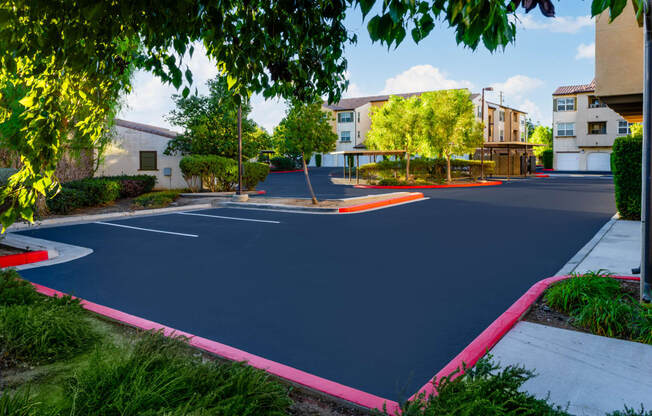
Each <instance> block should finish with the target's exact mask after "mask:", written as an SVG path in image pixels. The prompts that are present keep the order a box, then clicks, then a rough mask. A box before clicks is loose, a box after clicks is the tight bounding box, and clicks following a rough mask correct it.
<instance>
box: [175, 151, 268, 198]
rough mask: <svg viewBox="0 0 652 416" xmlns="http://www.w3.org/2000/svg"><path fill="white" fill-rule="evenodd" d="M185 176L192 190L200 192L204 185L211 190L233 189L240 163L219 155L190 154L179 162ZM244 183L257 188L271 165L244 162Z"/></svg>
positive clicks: (246, 185) (250, 187) (247, 186)
mask: <svg viewBox="0 0 652 416" xmlns="http://www.w3.org/2000/svg"><path fill="white" fill-rule="evenodd" d="M179 168H180V169H181V173H182V174H183V178H184V179H185V180H186V182H187V183H188V187H189V188H190V190H191V191H192V192H199V191H200V190H201V189H202V188H203V187H204V186H206V187H207V188H208V190H209V191H210V192H221V191H232V190H234V189H235V187H236V185H237V183H238V163H237V162H236V161H235V160H233V159H229V158H226V157H222V156H217V155H190V156H185V157H184V158H183V159H181V161H180V162H179ZM243 171H244V172H243V185H244V186H245V187H246V188H247V189H250V190H251V189H255V188H256V185H257V184H258V183H259V182H261V181H264V180H265V178H266V177H267V174H268V173H269V167H268V166H267V165H265V164H264V163H252V162H244V163H243Z"/></svg>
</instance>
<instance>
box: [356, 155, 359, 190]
mask: <svg viewBox="0 0 652 416" xmlns="http://www.w3.org/2000/svg"><path fill="white" fill-rule="evenodd" d="M358 170H360V155H355V183H357V184H360V177H359V176H358Z"/></svg>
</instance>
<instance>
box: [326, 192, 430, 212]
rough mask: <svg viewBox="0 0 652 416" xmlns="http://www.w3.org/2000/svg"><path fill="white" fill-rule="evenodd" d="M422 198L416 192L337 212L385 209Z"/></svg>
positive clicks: (341, 209)
mask: <svg viewBox="0 0 652 416" xmlns="http://www.w3.org/2000/svg"><path fill="white" fill-rule="evenodd" d="M421 198H423V194H422V193H421V192H416V193H414V194H412V195H406V196H399V197H396V198H392V199H386V200H384V201H376V202H368V203H366V204H360V205H354V206H351V207H342V208H340V209H339V212H360V211H366V210H368V209H373V208H379V207H385V206H388V205H394V204H400V203H401V202H407V201H414V200H416V199H421Z"/></svg>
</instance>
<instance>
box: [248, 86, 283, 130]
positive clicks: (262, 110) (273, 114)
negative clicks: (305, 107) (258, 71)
mask: <svg viewBox="0 0 652 416" xmlns="http://www.w3.org/2000/svg"><path fill="white" fill-rule="evenodd" d="M286 109H287V105H286V104H285V103H284V102H283V101H282V100H279V99H273V98H270V99H268V100H265V98H264V97H263V96H261V95H254V96H253V97H251V114H250V116H249V118H250V119H252V120H254V121H255V122H256V123H258V124H259V125H260V126H262V127H264V128H265V130H267V132H268V133H270V134H271V133H273V132H274V127H276V126H277V125H278V123H280V122H281V120H282V119H283V117H285V110H286Z"/></svg>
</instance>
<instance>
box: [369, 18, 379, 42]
mask: <svg viewBox="0 0 652 416" xmlns="http://www.w3.org/2000/svg"><path fill="white" fill-rule="evenodd" d="M379 25H380V16H374V17H372V18H371V20H369V23H367V30H368V31H369V37H370V38H371V40H372V41H374V42H375V41H377V40H378V39H380V33H379V30H378V26H379Z"/></svg>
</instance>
